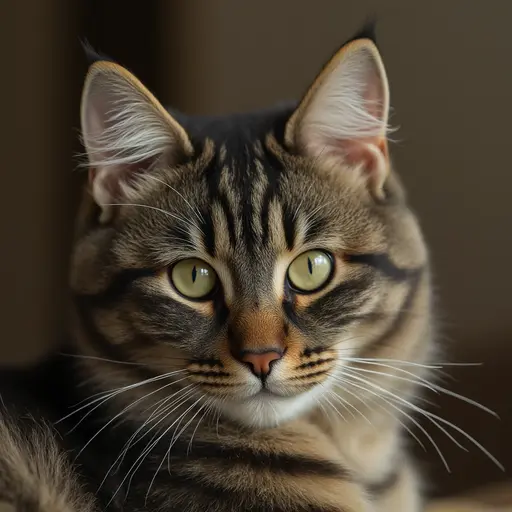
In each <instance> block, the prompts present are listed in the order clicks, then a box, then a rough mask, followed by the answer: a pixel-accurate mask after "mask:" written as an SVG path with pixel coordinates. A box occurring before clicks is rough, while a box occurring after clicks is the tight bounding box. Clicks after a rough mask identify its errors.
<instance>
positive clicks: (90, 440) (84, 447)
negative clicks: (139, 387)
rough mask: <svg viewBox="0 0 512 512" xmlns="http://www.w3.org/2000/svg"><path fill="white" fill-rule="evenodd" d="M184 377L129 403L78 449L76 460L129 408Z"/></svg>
mask: <svg viewBox="0 0 512 512" xmlns="http://www.w3.org/2000/svg"><path fill="white" fill-rule="evenodd" d="M185 379H186V377H183V378H182V379H179V380H177V381H173V382H170V383H168V384H165V385H164V386H161V387H159V388H158V389H154V390H153V391H151V392H149V393H147V394H145V395H144V396H142V397H140V398H138V399H137V400H135V401H133V402H131V403H130V404H128V405H127V406H126V407H125V408H124V409H123V410H122V411H121V412H119V413H117V414H116V415H115V416H113V417H112V418H111V419H110V420H109V421H108V422H107V423H105V425H103V426H102V427H101V428H100V429H99V430H98V431H97V432H96V433H95V434H94V435H93V436H92V437H91V438H90V439H89V441H87V443H85V445H84V446H83V447H82V448H81V449H80V451H79V452H78V454H77V456H76V457H77V458H78V457H79V456H80V455H81V454H82V453H83V451H84V450H85V449H86V448H87V447H88V446H89V445H90V444H91V443H92V442H93V441H94V439H96V437H97V436H98V435H99V434H101V432H103V431H104V430H105V429H106V428H107V427H108V426H109V425H111V424H112V423H113V422H114V421H115V420H116V419H117V418H120V417H121V416H122V415H123V414H125V413H126V412H127V411H129V410H130V409H131V408H133V407H135V406H136V405H137V404H138V403H140V402H142V401H143V400H146V399H147V398H148V397H150V396H151V395H154V394H155V393H158V392H160V391H162V390H163V389H165V388H168V387H169V386H173V385H175V384H177V383H178V382H181V381H183V380H185Z"/></svg>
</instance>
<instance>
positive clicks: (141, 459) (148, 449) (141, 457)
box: [107, 398, 197, 506]
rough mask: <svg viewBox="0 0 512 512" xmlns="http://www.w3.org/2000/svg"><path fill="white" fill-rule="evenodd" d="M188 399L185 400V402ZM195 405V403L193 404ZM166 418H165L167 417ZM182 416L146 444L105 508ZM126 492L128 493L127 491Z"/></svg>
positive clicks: (129, 483) (129, 481)
mask: <svg viewBox="0 0 512 512" xmlns="http://www.w3.org/2000/svg"><path fill="white" fill-rule="evenodd" d="M187 400H188V398H187V399H186V400H185V401H187ZM195 403H197V402H195ZM195 403H194V404H192V405H191V406H190V407H189V408H188V409H187V410H186V411H185V412H184V413H183V414H186V413H187V412H188V411H189V410H190V409H191V408H192V407H193V406H194V405H195ZM170 414H171V413H169V414H168V415H167V416H169V415H170ZM167 416H166V417H167ZM181 416H182V415H180V416H179V417H178V419H176V420H175V421H174V422H173V423H171V425H170V426H169V427H167V428H166V429H165V430H164V433H163V434H161V435H160V436H159V437H158V438H157V439H156V440H155V441H153V442H150V444H148V445H147V446H146V448H145V449H144V450H143V451H142V453H141V454H140V455H139V457H138V458H137V459H136V460H135V462H134V463H133V464H132V466H131V467H130V469H129V470H128V472H127V473H126V476H125V477H124V478H123V479H122V481H121V483H120V484H119V486H118V487H117V489H116V491H115V492H114V494H113V495H112V497H111V498H110V501H109V502H108V504H107V506H108V505H110V503H111V502H112V500H113V499H114V498H115V497H116V495H117V494H118V493H119V491H120V490H121V488H122V486H123V484H124V483H125V482H126V480H127V479H129V480H128V490H129V488H130V486H131V482H132V480H133V477H134V476H135V473H136V472H137V470H138V469H139V468H140V466H141V465H142V463H143V462H144V459H145V458H146V457H147V456H148V455H149V453H150V452H151V451H152V450H153V448H154V447H155V446H156V445H157V444H158V443H159V442H160V440H161V439H162V438H163V437H164V436H165V435H166V434H167V433H168V432H169V430H170V429H171V428H172V427H173V426H174V425H175V424H176V423H177V422H178V421H179V419H180V418H181ZM130 475H131V476H130ZM127 492H128V491H127Z"/></svg>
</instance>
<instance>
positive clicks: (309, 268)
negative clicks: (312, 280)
mask: <svg viewBox="0 0 512 512" xmlns="http://www.w3.org/2000/svg"><path fill="white" fill-rule="evenodd" d="M308 270H309V273H310V274H311V275H313V263H311V259H310V258H309V256H308Z"/></svg>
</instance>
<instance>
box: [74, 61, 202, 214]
mask: <svg viewBox="0 0 512 512" xmlns="http://www.w3.org/2000/svg"><path fill="white" fill-rule="evenodd" d="M81 123H82V138H83V142H84V146H85V149H86V152H87V156H88V160H89V167H90V169H91V171H90V181H91V185H92V192H93V196H94V199H95V200H96V202H97V203H98V205H100V206H102V208H103V209H104V210H106V209H108V208H107V207H108V205H109V204H112V203H119V202H122V200H123V198H125V197H126V196H127V194H128V193H129V192H130V190H132V189H133V188H134V184H135V183H136V181H137V178H138V177H139V176H140V175H141V174H143V173H146V172H151V169H152V167H153V166H154V165H156V164H157V163H159V162H163V161H164V160H165V163H170V164H172V163H176V162H178V161H179V160H180V159H182V158H184V157H187V156H190V155H191V154H192V152H193V149H192V145H191V143H190V140H189V138H188V136H187V134H186V133H185V130H184V129H183V128H182V127H181V126H180V125H179V124H178V123H177V122H176V121H175V120H174V119H173V118H172V117H171V116H170V114H169V113H168V112H167V111H166V110H165V109H164V108H163V107H162V106H161V105H160V103H158V101H157V100H156V99H155V97H154V96H153V95H152V94H151V93H150V92H149V91H148V90H147V89H146V88H145V87H144V86H143V85H142V84H141V83H140V82H139V81H138V80H137V78H135V77H134V76H133V75H131V74H130V73H129V72H128V71H126V70H125V69H124V68H122V67H121V66H118V65H117V64H115V63H112V62H106V61H97V62H95V63H94V64H93V65H92V66H91V67H90V70H89V73H88V75H87V78H86V81H85V85H84V90H83V96H82V113H81Z"/></svg>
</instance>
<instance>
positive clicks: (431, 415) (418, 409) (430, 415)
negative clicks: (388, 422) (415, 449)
mask: <svg viewBox="0 0 512 512" xmlns="http://www.w3.org/2000/svg"><path fill="white" fill-rule="evenodd" d="M350 378H351V379H356V380H358V381H362V382H365V383H367V384H369V385H370V386H372V387H374V388H376V389H379V390H380V391H381V392H384V393H386V395H387V396H389V397H392V398H394V399H395V400H396V401H398V402H400V403H402V404H404V405H406V406H407V407H409V408H410V409H412V410H414V411H416V412H418V413H419V414H421V415H423V416H424V417H425V418H427V419H429V420H430V421H431V422H432V423H434V425H436V426H437V428H439V429H440V430H441V431H442V432H443V433H445V434H446V435H447V436H448V437H449V438H450V439H451V440H452V441H453V442H454V443H455V444H457V445H458V446H459V447H460V448H462V449H463V450H467V449H466V448H465V447H463V446H462V445H460V443H458V442H457V441H456V440H455V439H454V438H453V436H451V435H450V434H449V433H447V432H446V429H444V428H443V427H441V425H439V424H438V423H437V421H440V422H441V423H444V424H446V425H448V426H451V427H452V428H453V429H455V430H456V431H457V432H459V433H460V434H462V435H463V436H464V437H466V439H468V440H469V441H470V442H471V443H473V444H474V445H475V446H477V447H478V448H479V449H480V450H481V451H482V453H484V454H485V455H487V457H489V459H490V460H491V461H492V462H494V463H495V464H496V465H497V466H498V467H499V468H500V469H501V470H502V471H504V466H503V465H502V464H501V463H500V462H499V461H498V460H497V459H496V457H494V455H492V454H491V453H490V452H489V451H488V450H487V449H486V448H484V447H483V446H482V445H481V444H480V443H479V442H478V441H476V439H474V438H473V437H472V436H470V435H469V434H468V433H467V432H465V431H464V430H463V429H461V428H460V427H458V426H457V425H454V424H453V423H451V422H449V421H448V420H445V419H444V418H441V417H440V416H437V415H436V414H434V413H431V412H428V411H425V410H424V409H422V408H421V407H418V406H416V405H414V404H412V403H411V402H409V401H408V400H406V399H404V398H402V397H400V396H398V395H396V394H395V393H392V392H391V391H389V390H387V389H385V388H383V387H381V386H379V385H377V384H375V383H373V382H370V381H368V380H365V379H361V378H360V377H358V376H357V375H350ZM436 420H437V421H436Z"/></svg>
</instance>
